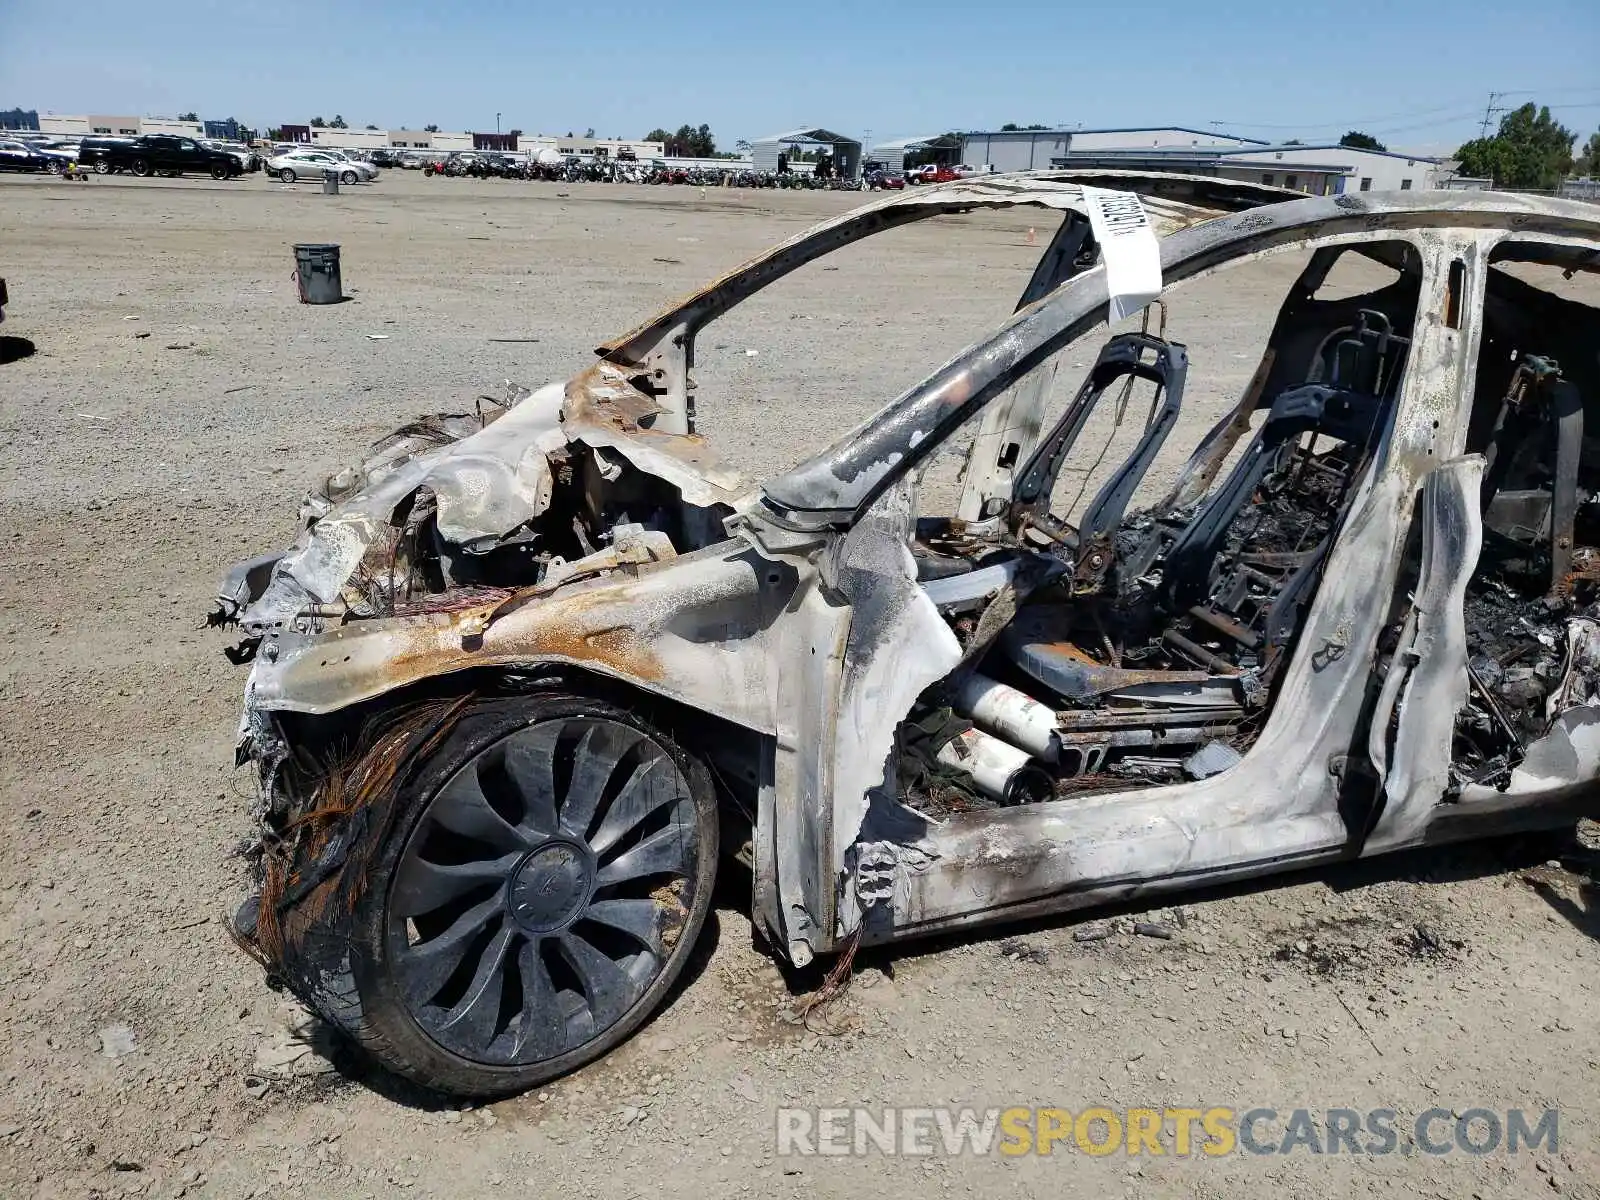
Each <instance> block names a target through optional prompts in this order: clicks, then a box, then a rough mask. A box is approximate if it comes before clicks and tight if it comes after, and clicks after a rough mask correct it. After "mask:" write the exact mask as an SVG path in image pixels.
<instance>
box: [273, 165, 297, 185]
mask: <svg viewBox="0 0 1600 1200" xmlns="http://www.w3.org/2000/svg"><path fill="white" fill-rule="evenodd" d="M278 178H279V179H281V180H283V182H285V183H293V182H294V181H295V180H296V179H298V178H299V176H297V175H296V174H295V173H294V171H293V170H291V169H290V168H288V167H285V168H283V170H281V171H279V172H278Z"/></svg>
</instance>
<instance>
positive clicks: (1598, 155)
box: [1572, 133, 1600, 179]
mask: <svg viewBox="0 0 1600 1200" xmlns="http://www.w3.org/2000/svg"><path fill="white" fill-rule="evenodd" d="M1572 170H1573V173H1574V174H1577V175H1582V176H1584V177H1585V178H1588V179H1592V178H1594V177H1595V176H1596V175H1600V133H1591V134H1590V135H1589V140H1588V141H1587V142H1585V143H1584V144H1583V153H1582V154H1580V155H1578V160H1577V161H1576V162H1575V163H1573V164H1572Z"/></svg>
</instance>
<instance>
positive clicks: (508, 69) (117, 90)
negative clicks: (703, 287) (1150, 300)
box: [0, 0, 1600, 151]
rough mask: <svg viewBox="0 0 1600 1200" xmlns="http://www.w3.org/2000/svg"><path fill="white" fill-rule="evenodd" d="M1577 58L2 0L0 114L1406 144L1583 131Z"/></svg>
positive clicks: (1084, 14) (1571, 3) (1192, 14)
mask: <svg viewBox="0 0 1600 1200" xmlns="http://www.w3.org/2000/svg"><path fill="white" fill-rule="evenodd" d="M1597 48H1600V0H1546V2H1543V3H1540V2H1538V0H1534V2H1532V3H1528V4H1523V5H1507V4H1505V3H1504V0H1495V2H1494V3H1489V2H1487V0H1454V2H1453V3H1451V4H1443V3H1440V2H1439V0H1432V2H1427V0H1386V2H1385V3H1382V4H1377V5H1355V6H1352V5H1350V4H1348V3H1339V4H1334V3H1322V2H1317V0H1309V2H1302V3H1299V4H1295V3H1292V2H1286V0H1275V2H1273V3H1263V2H1260V0H1243V2H1238V3H1234V4H1231V5H1223V6H1220V7H1218V6H1215V5H1196V4H1193V3H1174V2H1172V0H1148V2H1147V3H1145V4H1143V5H1131V4H1115V5H1113V4H1101V5H1094V6H1088V7H1080V6H1075V5H1073V4H1071V3H1062V2H1060V0H1056V2H1052V3H1042V2H1038V0H1022V2H1020V3H1014V4H1010V5H1003V6H994V5H984V4H974V3H970V2H968V3H954V2H951V0H924V2H923V3H918V4H907V3H903V2H901V0H865V2H859V0H858V2H856V3H844V2H841V0H811V2H809V3H805V4H793V5H774V4H767V3H761V2H760V0H679V3H677V4H661V3H659V2H657V3H650V4H646V3H643V2H641V0H613V2H612V3H608V4H596V5H592V6H583V5H560V6H557V5H549V4H540V3H537V2H535V3H531V4H530V3H516V2H514V0H465V2H459V0H458V3H455V4H440V3H433V4H425V3H420V2H418V0H316V2H315V3H312V2H311V0H230V2H229V3H226V4H224V3H218V2H216V0H190V2H187V3H178V2H177V0H139V3H136V4H129V3H127V2H126V0H117V2H115V3H113V2H111V0H71V2H70V3H60V2H59V0H57V2H52V3H46V2H45V0H0V108H10V107H12V106H13V105H20V106H22V107H24V108H38V109H39V110H41V111H47V110H48V111H54V112H61V113H85V112H102V113H119V114H120V113H132V114H140V115H173V114H176V113H177V112H179V111H183V110H189V109H194V110H197V111H199V112H200V114H201V115H202V116H211V117H226V116H237V117H239V118H240V119H241V120H243V121H245V122H246V123H248V124H253V125H258V126H263V127H264V126H267V125H275V124H279V123H281V122H285V121H305V120H308V119H309V118H310V117H312V116H314V115H319V114H320V115H322V116H325V117H330V118H331V117H332V116H333V115H334V114H335V113H340V114H342V115H343V116H344V117H345V119H346V120H347V121H349V122H350V123H351V124H354V125H364V124H366V123H368V122H371V123H374V124H377V125H379V126H381V127H384V128H390V127H395V128H398V127H400V126H402V125H409V126H413V127H414V126H420V125H423V124H427V123H430V122H431V123H434V124H438V125H440V126H442V127H443V128H445V129H469V130H472V129H475V130H485V129H493V128H494V121H495V114H496V113H497V112H499V113H502V114H504V115H503V117H502V125H503V127H504V128H507V129H510V128H513V127H516V128H520V129H523V130H525V131H527V132H529V133H533V132H547V133H564V132H566V131H567V130H575V131H577V132H579V133H581V132H583V130H584V129H585V128H587V127H589V126H594V127H595V129H596V131H597V132H598V133H599V134H601V135H602V136H607V135H622V136H638V135H640V134H643V133H644V132H645V131H646V130H648V129H651V128H653V127H654V126H657V125H665V126H667V127H669V128H676V127H677V126H678V125H680V124H683V123H684V122H689V123H691V124H699V123H700V122H702V121H704V122H706V123H708V124H710V126H711V128H712V130H713V132H714V133H715V134H716V135H717V139H718V142H719V144H721V145H722V146H723V147H724V148H731V146H732V144H733V142H734V140H735V139H737V138H741V137H757V136H760V135H761V134H764V133H772V132H777V131H781V130H786V129H790V128H794V127H796V126H800V125H823V126H826V127H828V128H830V129H833V130H835V131H837V132H841V133H847V134H853V135H855V136H861V135H862V134H863V133H865V132H866V131H868V130H870V131H871V134H872V137H873V139H874V140H882V139H884V138H888V137H896V136H909V135H916V134H924V133H933V132H939V131H942V130H946V129H977V128H986V127H994V126H997V125H999V124H1000V123H1001V122H1004V121H1018V122H1022V123H1028V122H1035V121H1037V122H1042V123H1046V124H1052V125H1053V124H1064V125H1069V126H1070V125H1082V126H1085V127H1089V128H1093V127H1097V126H1121V125H1145V124H1182V125H1189V126H1193V127H1196V128H1200V129H1206V128H1210V127H1211V126H1212V123H1213V122H1221V123H1222V125H1221V126H1220V127H1222V128H1225V129H1228V130H1230V131H1233V132H1239V133H1244V134H1248V135H1252V136H1257V137H1262V138H1266V139H1274V140H1277V139H1284V138H1290V137H1299V138H1301V139H1302V140H1306V141H1312V140H1317V139H1323V138H1326V139H1329V140H1333V139H1336V138H1337V137H1338V136H1339V134H1340V133H1342V132H1344V130H1345V129H1347V128H1350V127H1358V128H1363V129H1367V130H1369V131H1370V132H1372V133H1374V134H1376V135H1377V136H1379V137H1380V138H1382V139H1383V140H1384V141H1386V142H1389V143H1390V144H1391V145H1393V146H1396V147H1397V148H1406V149H1416V150H1419V151H1428V150H1437V149H1444V150H1449V149H1453V148H1454V146H1455V145H1456V144H1457V143H1459V142H1460V141H1461V140H1463V139H1464V138H1466V137H1470V136H1473V135H1474V134H1475V133H1476V130H1477V126H1478V121H1479V120H1480V119H1481V116H1482V112H1483V108H1484V106H1485V104H1486V103H1487V101H1488V93H1489V91H1490V90H1497V91H1504V92H1510V93H1512V94H1511V95H1509V96H1508V97H1507V98H1506V101H1505V102H1506V103H1521V102H1523V101H1525V100H1528V99H1537V100H1540V101H1541V102H1543V103H1548V104H1550V105H1551V106H1552V108H1554V109H1555V110H1556V111H1555V115H1556V116H1557V117H1558V118H1559V119H1560V120H1561V121H1562V122H1563V123H1564V124H1566V125H1567V126H1569V127H1570V128H1572V129H1574V130H1577V131H1579V132H1580V133H1581V134H1582V135H1583V136H1585V137H1586V136H1587V135H1588V134H1589V133H1590V132H1592V131H1594V129H1595V128H1596V126H1597V125H1600V59H1597V58H1596V51H1597Z"/></svg>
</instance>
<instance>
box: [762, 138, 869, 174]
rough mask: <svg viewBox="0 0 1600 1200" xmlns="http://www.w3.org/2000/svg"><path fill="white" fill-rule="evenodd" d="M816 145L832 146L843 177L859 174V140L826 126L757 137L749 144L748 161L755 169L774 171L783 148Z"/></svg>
mask: <svg viewBox="0 0 1600 1200" xmlns="http://www.w3.org/2000/svg"><path fill="white" fill-rule="evenodd" d="M817 146H831V147H832V148H833V153H834V158H835V159H836V160H837V162H838V167H839V173H840V174H841V175H842V176H843V177H844V178H846V179H854V178H855V177H856V176H857V175H859V174H861V143H860V142H858V141H857V140H856V139H855V138H850V137H845V136H844V135H843V134H842V133H833V132H832V131H830V130H827V129H791V130H790V131H789V132H788V133H774V134H772V135H771V136H769V137H764V138H759V139H757V140H756V141H753V142H751V143H750V162H751V165H752V166H753V167H754V168H755V169H756V170H757V171H768V172H771V171H776V170H777V169H778V155H779V154H784V153H787V149H786V148H788V147H799V148H801V149H812V148H814V147H817ZM796 165H798V164H796Z"/></svg>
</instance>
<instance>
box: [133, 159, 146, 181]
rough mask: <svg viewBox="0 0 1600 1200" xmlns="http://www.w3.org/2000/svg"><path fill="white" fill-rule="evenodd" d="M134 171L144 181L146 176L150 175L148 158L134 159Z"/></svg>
mask: <svg viewBox="0 0 1600 1200" xmlns="http://www.w3.org/2000/svg"><path fill="white" fill-rule="evenodd" d="M132 170H133V173H134V174H135V175H137V176H139V178H141V179H143V178H144V177H145V176H147V175H149V174H150V160H149V159H148V158H136V159H134V160H133V166H132Z"/></svg>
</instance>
